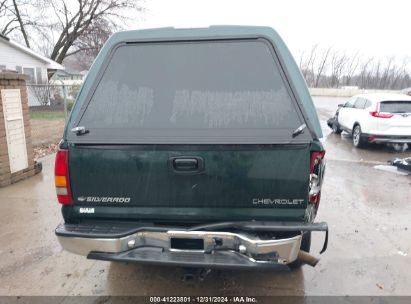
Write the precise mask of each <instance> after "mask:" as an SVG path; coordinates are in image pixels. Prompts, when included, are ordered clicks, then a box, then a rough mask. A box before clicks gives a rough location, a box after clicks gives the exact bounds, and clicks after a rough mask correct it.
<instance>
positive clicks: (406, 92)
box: [401, 88, 411, 96]
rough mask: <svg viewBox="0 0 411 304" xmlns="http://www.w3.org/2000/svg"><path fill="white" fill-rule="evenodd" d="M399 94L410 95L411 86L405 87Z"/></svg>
mask: <svg viewBox="0 0 411 304" xmlns="http://www.w3.org/2000/svg"><path fill="white" fill-rule="evenodd" d="M401 94H405V95H408V96H411V88H406V89H403V90H401Z"/></svg>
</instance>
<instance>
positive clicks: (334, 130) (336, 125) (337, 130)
mask: <svg viewBox="0 0 411 304" xmlns="http://www.w3.org/2000/svg"><path fill="white" fill-rule="evenodd" d="M332 129H333V132H334V133H335V134H341V132H342V130H341V129H340V126H339V125H338V122H334V123H333V126H332Z"/></svg>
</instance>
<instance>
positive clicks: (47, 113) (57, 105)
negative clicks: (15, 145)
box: [27, 84, 80, 147]
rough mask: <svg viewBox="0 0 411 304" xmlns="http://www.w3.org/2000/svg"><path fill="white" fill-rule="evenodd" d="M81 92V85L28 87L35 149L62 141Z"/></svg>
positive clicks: (30, 85)
mask: <svg viewBox="0 0 411 304" xmlns="http://www.w3.org/2000/svg"><path fill="white" fill-rule="evenodd" d="M79 90H80V85H65V84H28V85H27V91H28V97H29V112H30V123H31V136H32V142H33V146H34V147H39V146H44V145H49V144H55V143H57V142H58V141H59V140H60V139H61V136H62V134H63V130H64V125H65V121H66V120H67V117H68V115H69V114H70V111H71V109H72V107H73V104H74V100H75V99H76V97H77V94H78V92H79Z"/></svg>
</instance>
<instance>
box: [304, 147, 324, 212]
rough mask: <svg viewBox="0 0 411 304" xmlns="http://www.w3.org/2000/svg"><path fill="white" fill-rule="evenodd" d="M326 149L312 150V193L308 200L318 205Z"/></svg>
mask: <svg viewBox="0 0 411 304" xmlns="http://www.w3.org/2000/svg"><path fill="white" fill-rule="evenodd" d="M324 156H325V151H315V152H311V159H310V193H309V195H308V202H309V203H310V204H314V205H315V206H316V207H318V205H319V203H320V199H321V184H322V182H321V179H322V175H323V172H322V171H321V170H322V167H321V164H322V162H323V161H324Z"/></svg>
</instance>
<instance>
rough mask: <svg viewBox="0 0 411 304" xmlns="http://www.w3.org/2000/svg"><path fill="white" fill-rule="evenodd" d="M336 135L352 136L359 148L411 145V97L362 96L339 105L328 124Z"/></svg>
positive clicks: (389, 95)
mask: <svg viewBox="0 0 411 304" xmlns="http://www.w3.org/2000/svg"><path fill="white" fill-rule="evenodd" d="M328 124H329V126H330V127H331V128H332V129H333V131H334V133H337V134H340V133H341V132H342V131H346V132H348V133H349V134H352V141H353V144H354V146H355V147H358V148H360V147H363V146H364V145H365V144H366V143H377V144H386V143H392V144H394V143H395V144H404V143H411V96H405V95H402V94H382V93H381V94H378V93H375V94H362V95H356V96H354V97H352V98H351V99H349V100H348V101H347V102H346V103H345V104H341V105H339V109H338V110H337V112H336V115H335V117H334V119H331V120H329V121H328Z"/></svg>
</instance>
